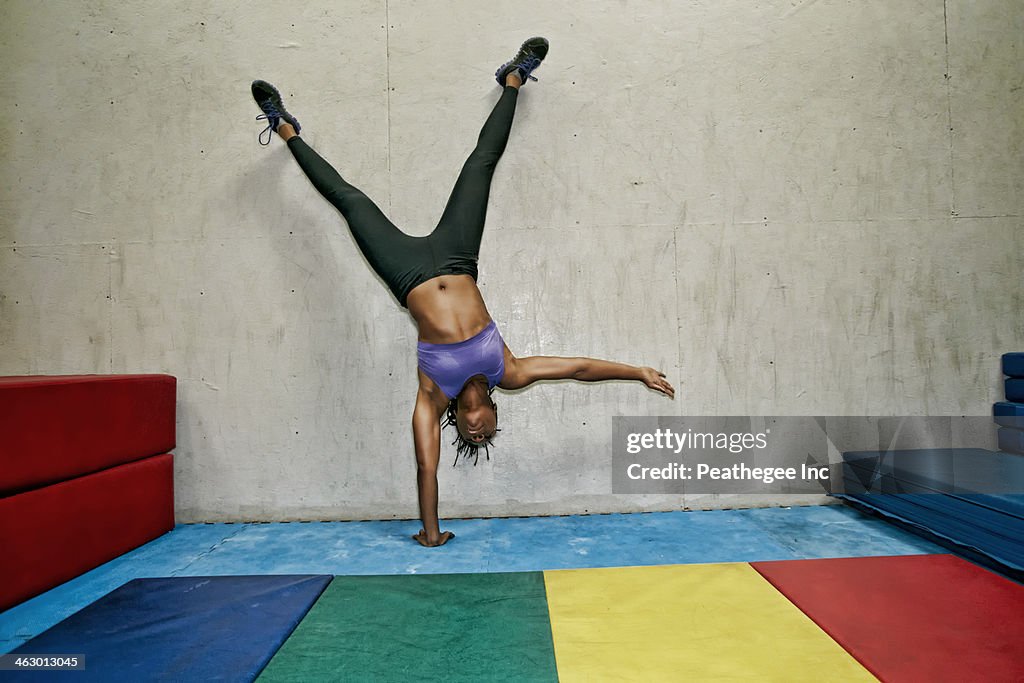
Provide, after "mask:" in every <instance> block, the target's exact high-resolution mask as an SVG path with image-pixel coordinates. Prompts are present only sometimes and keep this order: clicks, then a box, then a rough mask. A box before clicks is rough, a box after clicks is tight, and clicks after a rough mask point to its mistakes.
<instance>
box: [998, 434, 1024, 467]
mask: <svg viewBox="0 0 1024 683" xmlns="http://www.w3.org/2000/svg"><path fill="white" fill-rule="evenodd" d="M999 450H1001V451H1007V452H1009V453H1016V454H1018V455H1021V454H1024V431H1021V430H1020V429H1011V428H1010V427H1000V428H999ZM1020 460H1021V462H1022V463H1024V458H1021V459H1020Z"/></svg>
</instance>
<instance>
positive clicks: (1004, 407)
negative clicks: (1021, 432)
mask: <svg viewBox="0 0 1024 683" xmlns="http://www.w3.org/2000/svg"><path fill="white" fill-rule="evenodd" d="M992 416H993V417H994V418H995V420H996V423H997V424H1000V425H1002V426H1004V427H1013V428H1014V429H1024V403H1011V402H1010V401H1000V402H999V403H994V404H993V405H992Z"/></svg>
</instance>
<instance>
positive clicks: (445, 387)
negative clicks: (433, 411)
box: [416, 320, 505, 399]
mask: <svg viewBox="0 0 1024 683" xmlns="http://www.w3.org/2000/svg"><path fill="white" fill-rule="evenodd" d="M416 348H417V352H418V356H419V366H420V370H422V371H423V373H424V374H425V375H426V376H427V377H429V378H430V379H432V380H434V383H435V384H437V386H438V387H440V388H441V391H443V392H444V395H445V396H447V397H448V398H449V399H453V398H455V397H456V396H458V394H459V392H460V391H462V387H464V386H465V385H466V382H467V381H468V380H469V378H470V377H474V376H476V375H483V376H484V377H486V378H487V386H488V387H494V386H495V385H496V384H497V383H498V382H500V381H501V378H502V377H503V376H504V375H505V342H504V341H503V340H502V338H501V334H500V333H499V332H498V326H497V325H496V324H495V323H494V321H493V320H492V321H491V323H490V324H489V325H488V326H487V327H485V328H484V329H483V330H482V331H481V332H480V333H479V334H477V335H476V336H474V337H470V338H469V339H467V340H465V341H460V342H456V343H454V344H428V343H427V342H422V341H421V342H418V343H417V345H416Z"/></svg>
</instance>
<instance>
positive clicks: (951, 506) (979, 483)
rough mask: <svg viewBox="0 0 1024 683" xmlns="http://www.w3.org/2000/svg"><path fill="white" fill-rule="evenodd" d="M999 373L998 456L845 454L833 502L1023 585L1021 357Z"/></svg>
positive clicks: (971, 452)
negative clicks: (1001, 387)
mask: <svg viewBox="0 0 1024 683" xmlns="http://www.w3.org/2000/svg"><path fill="white" fill-rule="evenodd" d="M1003 373H1004V374H1005V375H1007V378H1006V380H1005V388H1006V401H1000V402H999V403H996V404H995V405H994V406H993V418H994V420H995V422H996V424H997V425H998V427H997V429H998V440H999V451H989V450H984V449H973V448H972V449H966V448H960V449H922V450H915V451H890V452H881V451H870V452H869V451H861V452H848V453H844V454H843V460H844V466H843V468H844V469H843V480H844V485H845V492H844V493H841V494H835V497H837V498H841V499H843V500H844V501H846V502H848V503H850V504H852V505H854V506H855V507H858V508H860V509H864V510H867V511H869V512H872V513H875V514H878V515H881V516H883V517H885V518H887V519H889V520H890V521H893V522H895V523H897V524H899V525H900V526H904V527H906V528H909V529H911V530H913V531H916V532H918V533H921V534H922V535H924V536H927V537H928V538H930V539H931V540H933V541H936V542H938V543H940V544H942V545H944V546H946V547H948V548H951V549H952V550H954V551H956V552H958V553H960V554H962V555H965V556H967V557H969V558H971V559H973V560H975V561H977V562H980V563H982V564H985V565H988V566H990V567H992V568H994V569H996V570H998V571H1001V572H1003V573H1005V574H1007V575H1009V576H1011V577H1013V578H1015V579H1017V580H1019V581H1024V353H1007V354H1004V355H1003Z"/></svg>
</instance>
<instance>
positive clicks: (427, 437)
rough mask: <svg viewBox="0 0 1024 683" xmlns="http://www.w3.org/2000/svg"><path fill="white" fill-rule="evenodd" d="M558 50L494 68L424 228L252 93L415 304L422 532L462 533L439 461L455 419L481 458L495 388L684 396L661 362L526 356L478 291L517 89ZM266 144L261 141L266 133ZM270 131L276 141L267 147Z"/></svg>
mask: <svg viewBox="0 0 1024 683" xmlns="http://www.w3.org/2000/svg"><path fill="white" fill-rule="evenodd" d="M547 52H548V41H547V40H545V39H544V38H531V39H530V40H527V41H526V42H525V43H523V45H522V47H521V48H520V50H519V52H518V54H516V56H515V58H513V59H512V60H511V61H509V62H506V63H505V64H503V65H502V66H501V67H499V68H498V70H497V72H496V73H495V77H496V79H497V81H498V84H499V85H501V86H503V90H502V93H501V97H500V99H499V100H498V102H497V104H496V105H495V107H494V110H493V111H492V112H491V114H490V116H489V117H488V118H487V121H486V123H485V124H484V127H483V130H482V131H481V132H480V137H479V140H478V141H477V145H476V148H475V149H474V150H473V152H472V153H471V154H470V155H469V159H468V160H467V161H466V163H465V165H464V166H463V168H462V172H461V173H460V174H459V178H458V180H457V181H456V183H455V189H454V190H453V191H452V194H451V197H450V198H449V200H448V204H447V206H446V207H445V210H444V213H443V214H442V215H441V220H440V222H439V223H438V224H437V227H436V228H435V229H434V231H433V232H432V233H431V234H430V235H428V236H426V237H413V236H410V235H407V234H405V233H404V232H402V231H401V230H399V229H398V228H397V227H395V225H394V224H392V223H391V221H389V220H388V219H387V218H386V217H385V216H384V214H383V213H382V212H381V210H380V209H379V208H377V206H376V205H375V204H374V203H373V202H372V201H371V200H370V199H369V198H368V197H367V196H366V195H365V194H363V193H362V192H361V191H359V190H357V189H356V188H355V187H353V186H352V185H350V184H349V183H348V182H346V181H345V180H344V179H343V178H342V177H341V176H340V175H339V174H338V172H337V171H336V170H335V169H334V168H332V167H331V166H330V164H328V163H327V162H326V161H324V159H322V158H321V157H320V156H319V155H318V154H317V153H316V152H314V151H313V150H312V149H311V148H310V147H309V145H307V144H306V143H305V141H303V139H302V138H301V137H299V135H298V133H299V130H300V128H301V127H300V126H299V122H298V121H297V120H296V119H295V117H294V116H292V115H291V114H289V113H288V111H287V110H286V109H285V107H284V104H283V103H282V101H281V95H280V93H279V92H278V90H277V89H276V88H274V86H272V85H270V84H269V83H266V82H265V81H254V82H253V84H252V93H253V97H254V98H255V99H256V103H257V104H258V105H259V107H260V109H261V110H262V111H263V114H262V115H261V116H259V117H258V118H259V119H265V120H266V121H267V123H268V124H269V125H268V127H267V129H266V130H265V131H264V132H269V131H273V132H276V133H277V134H278V136H280V138H281V139H282V140H284V141H285V142H286V143H287V145H288V148H289V149H290V150H291V152H292V154H293V155H294V157H295V159H296V161H297V162H298V163H299V166H300V167H301V168H302V170H303V172H305V174H306V176H307V177H308V178H309V180H310V182H312V184H313V186H314V187H315V188H316V189H317V190H318V191H319V192H320V193H321V194H322V195H323V196H324V197H325V198H326V199H327V201H329V202H330V203H331V204H333V205H334V206H335V207H336V208H337V209H338V210H339V211H340V212H341V214H342V216H344V218H345V221H346V222H347V223H348V226H349V229H350V230H351V231H352V235H353V237H354V238H355V240H356V243H357V244H358V245H359V248H360V250H362V253H363V255H364V256H365V257H366V260H367V261H369V263H370V265H371V267H372V268H373V269H374V271H376V273H377V274H378V275H379V276H380V277H381V278H382V279H383V280H384V282H386V283H387V285H388V287H389V288H390V289H391V292H392V293H393V294H394V296H395V298H397V299H398V302H399V304H401V305H402V306H403V307H405V308H407V309H408V310H409V312H410V313H411V314H412V317H413V319H414V320H415V321H416V325H417V327H418V330H419V342H418V344H417V347H418V366H419V367H418V376H419V388H418V390H417V393H416V405H415V408H414V409H413V417H412V429H413V443H414V446H415V450H416V464H417V482H418V489H419V507H420V519H421V520H422V522H423V528H422V529H421V530H420V532H419V533H418V534H416V535H415V536H414V537H413V538H415V539H416V540H417V541H419V542H420V543H421V544H422V545H424V546H439V545H443V544H444V543H446V542H447V541H448V540H449V539H451V538H453V534H452V533H451V532H448V531H446V532H443V533H442V532H441V530H440V526H439V523H438V517H437V466H438V461H439V459H440V450H441V422H442V420H443V421H445V422H446V426H447V425H455V427H456V429H457V432H458V437H457V441H458V443H459V445H458V449H457V454H456V461H458V457H459V455H460V454H473V455H476V456H477V457H479V454H478V449H479V448H480V447H484V448H486V446H487V444H488V443H489V442H490V439H491V438H492V437H493V436H494V433H495V432H496V431H497V422H498V414H497V407H496V406H495V404H494V402H493V401H492V400H491V392H492V391H493V389H494V387H496V386H497V387H501V388H502V389H520V388H522V387H525V386H528V385H530V384H532V383H534V382H536V381H538V380H545V379H575V380H580V381H584V382H596V381H600V380H612V379H626V380H637V381H640V382H643V383H644V384H646V385H647V386H648V387H650V388H651V389H654V390H657V391H660V392H661V393H663V394H665V395H666V396H669V397H670V398H671V397H672V396H673V395H674V393H675V391H674V389H673V388H672V385H671V384H669V383H668V382H667V381H666V380H665V375H664V374H663V373H661V372H659V371H657V370H655V369H654V368H649V367H636V366H632V365H627V364H624V363H613V362H610V361H604V360H597V359H593V358H558V357H553V356H533V357H527V358H517V357H516V356H514V355H513V354H512V352H511V351H509V349H508V346H506V345H505V342H504V341H503V340H502V338H501V335H500V334H499V333H498V328H497V326H496V325H495V323H494V321H493V320H492V319H491V316H490V314H489V313H488V312H487V307H486V306H485V305H484V300H483V297H482V296H481V294H480V290H479V289H478V288H477V285H476V279H477V255H478V253H479V250H480V239H481V237H482V236H483V230H484V220H485V216H486V212H487V201H488V195H489V193H490V186H491V178H492V176H493V175H494V169H495V167H496V166H497V163H498V159H500V158H501V155H502V152H504V150H505V146H506V144H507V142H508V138H509V133H510V131H511V128H512V119H513V117H514V115H515V108H516V99H517V97H518V95H519V88H520V86H522V85H523V83H525V82H526V81H527V80H531V79H532V80H537V79H536V78H534V77H533V76H532V73H533V71H534V69H536V68H537V67H538V66H540V63H541V61H543V59H544V57H545V56H546V55H547ZM260 142H261V143H263V140H262V135H261V139H260ZM269 142H270V140H269V137H268V139H267V142H266V143H263V144H269Z"/></svg>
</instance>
